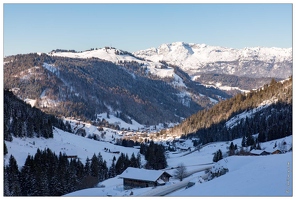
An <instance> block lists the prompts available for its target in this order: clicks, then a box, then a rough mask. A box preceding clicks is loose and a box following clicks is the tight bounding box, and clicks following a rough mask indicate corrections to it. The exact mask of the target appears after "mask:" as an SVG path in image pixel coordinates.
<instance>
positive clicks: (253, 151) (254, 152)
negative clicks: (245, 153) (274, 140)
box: [250, 149, 270, 156]
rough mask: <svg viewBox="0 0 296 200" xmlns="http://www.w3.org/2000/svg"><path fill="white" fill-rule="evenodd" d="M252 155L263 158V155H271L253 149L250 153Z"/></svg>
mask: <svg viewBox="0 0 296 200" xmlns="http://www.w3.org/2000/svg"><path fill="white" fill-rule="evenodd" d="M250 154H251V155H254V156H263V155H269V154H270V153H269V152H266V151H264V150H257V149H253V150H252V151H250Z"/></svg>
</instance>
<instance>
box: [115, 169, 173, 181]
mask: <svg viewBox="0 0 296 200" xmlns="http://www.w3.org/2000/svg"><path fill="white" fill-rule="evenodd" d="M163 173H167V172H165V171H161V170H148V169H139V168H133V167H128V168H127V169H126V170H125V171H124V172H122V174H121V175H120V176H119V177H120V178H127V179H134V180H143V181H157V179H158V178H159V177H160V176H161V175H162V174H163ZM167 174H169V173H167ZM169 175H170V174H169ZM170 176H171V175H170Z"/></svg>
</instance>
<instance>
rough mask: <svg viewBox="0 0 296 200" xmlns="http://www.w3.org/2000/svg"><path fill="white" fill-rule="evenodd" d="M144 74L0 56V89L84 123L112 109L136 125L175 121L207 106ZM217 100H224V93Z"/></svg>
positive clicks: (88, 63)
mask: <svg viewBox="0 0 296 200" xmlns="http://www.w3.org/2000/svg"><path fill="white" fill-rule="evenodd" d="M144 72H145V67H143V66H141V65H140V64H139V63H135V62H122V63H120V65H116V64H114V63H112V62H109V61H104V60H101V59H98V58H88V59H80V58H67V57H53V56H48V55H46V54H41V55H38V54H27V55H16V56H10V57H7V58H5V64H4V86H5V88H8V89H13V91H14V92H15V93H16V94H17V96H19V97H20V98H21V99H23V100H25V99H34V100H36V102H35V106H36V107H39V108H40V109H42V110H43V111H45V112H47V113H52V114H54V115H58V116H72V117H77V118H81V119H82V120H84V121H88V120H95V117H96V114H98V113H102V112H108V111H110V110H113V111H117V112H119V113H123V114H122V116H129V117H131V118H132V119H135V120H136V121H138V122H139V123H141V124H147V125H149V124H150V125H151V124H158V123H163V122H178V121H179V120H180V118H181V117H187V116H190V115H191V114H193V113H194V112H196V111H198V110H201V109H202V108H203V106H202V105H206V106H208V103H209V102H210V100H209V99H207V102H208V103H200V104H199V103H198V102H197V101H196V100H195V99H191V98H190V97H188V98H189V99H188V101H187V102H186V104H184V98H183V96H182V95H181V96H180V91H179V90H178V89H176V88H174V87H173V86H172V85H170V84H169V83H168V82H166V81H165V80H161V79H159V78H157V77H155V76H150V77H149V74H148V75H145V76H144V75H143V73H144ZM215 91H218V90H215ZM195 93H197V91H195ZM197 94H198V93H197ZM219 96H222V97H229V96H228V95H227V94H226V93H223V92H220V93H219ZM213 97H214V95H213ZM214 98H216V97H214Z"/></svg>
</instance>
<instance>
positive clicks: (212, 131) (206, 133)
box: [169, 77, 292, 144]
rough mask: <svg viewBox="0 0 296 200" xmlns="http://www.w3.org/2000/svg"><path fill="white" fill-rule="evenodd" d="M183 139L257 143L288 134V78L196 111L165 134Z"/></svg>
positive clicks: (290, 112)
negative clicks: (250, 140)
mask: <svg viewBox="0 0 296 200" xmlns="http://www.w3.org/2000/svg"><path fill="white" fill-rule="evenodd" d="M169 132H170V133H171V134H179V135H182V136H183V137H198V138H200V142H201V143H203V144H205V143H208V142H215V141H226V140H233V139H236V138H239V137H246V138H248V137H249V138H251V137H250V135H253V134H258V133H259V136H258V140H259V141H260V142H264V141H268V140H273V139H277V138H281V137H285V136H287V135H291V134H292V77H290V78H289V79H288V80H286V81H282V82H276V81H275V80H272V81H271V82H270V84H266V85H264V87H262V88H260V89H258V90H256V91H250V92H249V93H245V94H237V95H236V96H235V97H233V98H231V99H228V100H225V101H223V102H220V103H218V104H216V105H215V106H213V107H212V108H210V109H206V110H202V111H199V112H198V113H196V114H194V115H192V116H190V117H189V118H187V119H186V120H185V121H183V122H182V123H181V124H179V125H177V126H175V127H174V128H172V129H170V131H169Z"/></svg>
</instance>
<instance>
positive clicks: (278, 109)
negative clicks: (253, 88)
mask: <svg viewBox="0 0 296 200" xmlns="http://www.w3.org/2000/svg"><path fill="white" fill-rule="evenodd" d="M225 122H226V121H222V122H220V123H217V124H213V125H212V126H211V127H209V128H203V129H199V130H198V131H196V132H195V133H192V134H187V135H186V136H185V135H183V136H182V138H186V137H188V138H194V137H198V138H199V139H200V140H199V142H200V143H202V144H206V143H209V142H217V141H230V140H234V139H237V138H241V137H242V147H247V146H252V145H255V144H257V143H260V142H266V141H270V140H275V139H279V138H283V137H286V136H289V135H292V123H293V121H292V105H291V104H287V103H282V102H278V103H276V104H272V105H270V106H268V107H267V108H264V109H262V110H261V111H258V112H256V113H254V114H253V115H252V116H250V117H246V118H243V119H241V120H239V121H238V122H237V123H236V125H235V126H233V127H231V128H230V127H227V126H226V125H225ZM254 134H258V138H257V141H256V140H255V139H254V138H253V136H252V135H254Z"/></svg>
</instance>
